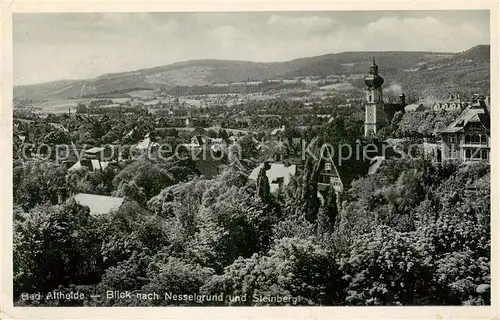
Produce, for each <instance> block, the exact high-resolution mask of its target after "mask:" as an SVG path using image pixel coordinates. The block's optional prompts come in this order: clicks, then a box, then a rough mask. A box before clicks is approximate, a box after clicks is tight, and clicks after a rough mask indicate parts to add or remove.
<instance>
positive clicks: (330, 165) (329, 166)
mask: <svg viewBox="0 0 500 320" xmlns="http://www.w3.org/2000/svg"><path fill="white" fill-rule="evenodd" d="M325 170H326V171H331V170H332V164H331V163H325Z"/></svg>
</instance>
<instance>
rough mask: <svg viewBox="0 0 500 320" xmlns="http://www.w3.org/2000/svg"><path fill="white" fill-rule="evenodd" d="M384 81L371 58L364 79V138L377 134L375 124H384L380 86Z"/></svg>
mask: <svg viewBox="0 0 500 320" xmlns="http://www.w3.org/2000/svg"><path fill="white" fill-rule="evenodd" d="M383 83H384V79H383V78H382V77H381V76H379V74H378V66H377V64H376V63H375V57H373V64H372V66H371V67H370V74H368V75H367V76H366V78H365V84H366V86H367V87H368V88H367V90H366V104H365V136H370V135H373V134H376V133H377V124H384V123H385V122H386V117H385V113H384V101H383V100H382V84H383Z"/></svg>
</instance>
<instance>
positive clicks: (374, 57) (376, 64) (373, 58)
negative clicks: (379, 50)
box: [373, 56, 377, 66]
mask: <svg viewBox="0 0 500 320" xmlns="http://www.w3.org/2000/svg"><path fill="white" fill-rule="evenodd" d="M373 65H374V66H375V65H377V64H376V63H375V56H373Z"/></svg>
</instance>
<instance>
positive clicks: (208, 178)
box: [12, 44, 496, 306]
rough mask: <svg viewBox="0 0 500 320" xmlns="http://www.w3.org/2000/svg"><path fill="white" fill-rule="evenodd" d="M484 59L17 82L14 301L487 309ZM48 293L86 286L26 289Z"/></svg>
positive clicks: (315, 60)
mask: <svg viewBox="0 0 500 320" xmlns="http://www.w3.org/2000/svg"><path fill="white" fill-rule="evenodd" d="M492 54H493V53H492ZM489 68H490V46H489V45H483V44H479V45H477V46H472V47H470V48H467V49H465V50H462V51H460V52H423V51H422V52H420V51H418V52H417V51H404V50H402V51H377V50H374V51H360V52H342V53H335V54H326V55H322V56H314V57H309V58H301V59H297V60H290V61H286V62H279V63H278V62H266V63H264V62H262V63H260V62H259V63H257V62H249V61H236V60H209V59H207V60H190V61H185V62H179V63H174V64H171V65H165V66H161V67H155V68H151V69H140V70H137V71H127V72H123V73H110V74H104V75H101V76H98V77H95V78H91V79H87V80H62V81H55V82H49V83H41V84H33V85H18V86H15V87H14V101H13V123H12V125H13V127H12V131H13V136H12V139H13V141H12V148H13V150H12V151H13V152H12V155H13V202H14V208H13V219H14V244H13V248H14V303H15V304H16V305H19V306H28V305H29V306H171V305H190V306H195V305H200V303H197V301H196V299H182V298H180V299H166V298H165V299H163V295H164V293H165V292H180V293H182V294H186V295H193V296H197V295H198V296H203V295H204V296H218V295H222V294H223V295H224V296H245V297H249V298H248V299H244V300H242V299H232V300H231V299H222V300H221V301H219V300H218V299H213V300H211V301H205V302H204V303H203V304H201V305H205V306H206V305H214V306H228V305H258V306H266V305H280V306H281V305H305V306H316V305H317V306H343V305H357V306H366V305H398V306H401V305H404V306H408V305H412V306H415V305H489V304H490V303H491V302H490V245H491V244H490V225H489V223H490V165H491V157H490V150H491V131H490V125H491V112H492V111H491V109H492V106H491V104H492V101H491V98H490V97H491V92H490V87H489V86H490V73H489ZM493 108H496V107H493ZM54 290H58V291H60V292H61V297H64V293H66V294H67V295H69V294H70V293H71V292H82V297H84V298H82V299H80V298H79V299H63V298H61V299H49V300H44V299H41V300H40V299H23V298H22V297H28V296H29V294H35V293H39V292H42V295H46V294H47V293H48V292H52V291H54ZM83 293H84V295H83ZM124 293H127V294H126V295H123V294H124ZM129 293H132V294H129ZM158 294H159V297H160V298H152V299H151V298H148V297H152V296H154V297H156V296H157V295H158ZM121 295H123V296H121ZM141 297H145V298H144V299H142V298H141ZM252 297H253V298H252ZM255 297H257V298H255ZM269 297H272V298H269Z"/></svg>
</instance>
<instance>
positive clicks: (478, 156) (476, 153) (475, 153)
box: [472, 149, 481, 159]
mask: <svg viewBox="0 0 500 320" xmlns="http://www.w3.org/2000/svg"><path fill="white" fill-rule="evenodd" d="M472 157H473V158H474V159H481V150H478V149H476V150H473V151H472Z"/></svg>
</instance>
